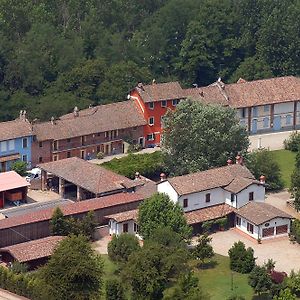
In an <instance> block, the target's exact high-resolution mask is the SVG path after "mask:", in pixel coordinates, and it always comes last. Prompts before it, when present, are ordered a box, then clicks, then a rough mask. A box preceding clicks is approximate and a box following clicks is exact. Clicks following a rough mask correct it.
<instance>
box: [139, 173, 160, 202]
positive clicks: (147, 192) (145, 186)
mask: <svg viewBox="0 0 300 300" xmlns="http://www.w3.org/2000/svg"><path fill="white" fill-rule="evenodd" d="M135 181H137V182H138V183H140V184H141V185H139V186H137V188H136V191H137V192H138V193H139V194H141V195H143V196H144V197H145V199H146V198H149V197H151V196H152V195H153V194H155V193H156V192H157V186H156V182H154V181H152V180H150V179H148V178H146V177H144V176H141V178H140V179H138V180H135Z"/></svg>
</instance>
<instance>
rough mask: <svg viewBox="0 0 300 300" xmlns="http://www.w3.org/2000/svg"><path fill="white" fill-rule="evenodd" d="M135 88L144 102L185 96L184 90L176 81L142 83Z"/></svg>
mask: <svg viewBox="0 0 300 300" xmlns="http://www.w3.org/2000/svg"><path fill="white" fill-rule="evenodd" d="M135 89H136V91H137V92H138V93H139V95H140V96H141V97H142V99H143V101H144V102H145V103H146V102H155V101H162V100H173V99H182V98H185V94H184V90H183V89H182V88H181V86H180V84H179V82H177V81H175V82H167V83H155V84H150V85H143V86H142V87H136V88H135Z"/></svg>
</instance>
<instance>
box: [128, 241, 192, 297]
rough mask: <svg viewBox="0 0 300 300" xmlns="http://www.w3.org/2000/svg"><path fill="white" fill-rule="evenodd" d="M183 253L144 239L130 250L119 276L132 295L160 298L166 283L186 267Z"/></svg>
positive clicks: (186, 268)
mask: <svg viewBox="0 0 300 300" xmlns="http://www.w3.org/2000/svg"><path fill="white" fill-rule="evenodd" d="M187 258H188V256H187V253H186V251H185V250H183V249H174V248H168V247H165V246H163V245H159V244H157V243H147V244H146V243H145V245H144V247H142V248H141V249H140V250H138V251H136V252H134V253H132V255H130V256H129V259H128V262H127V264H126V266H125V268H124V269H123V276H124V278H125V279H126V280H127V282H128V283H129V285H130V286H131V289H132V298H133V299H149V300H158V299H162V297H163V291H164V290H165V289H166V287H167V286H168V285H169V284H170V282H173V281H174V280H175V279H176V278H178V275H179V274H182V273H184V272H186V271H187V270H188V267H187V265H186V263H187Z"/></svg>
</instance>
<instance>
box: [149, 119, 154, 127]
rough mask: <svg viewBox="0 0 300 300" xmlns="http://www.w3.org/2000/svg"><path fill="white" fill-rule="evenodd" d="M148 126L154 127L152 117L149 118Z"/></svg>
mask: <svg viewBox="0 0 300 300" xmlns="http://www.w3.org/2000/svg"><path fill="white" fill-rule="evenodd" d="M149 125H150V126H153V125H154V117H150V118H149Z"/></svg>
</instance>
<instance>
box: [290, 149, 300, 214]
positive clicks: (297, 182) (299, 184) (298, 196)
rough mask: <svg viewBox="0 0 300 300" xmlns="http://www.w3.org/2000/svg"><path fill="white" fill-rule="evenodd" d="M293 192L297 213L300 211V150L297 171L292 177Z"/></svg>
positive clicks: (297, 156)
mask: <svg viewBox="0 0 300 300" xmlns="http://www.w3.org/2000/svg"><path fill="white" fill-rule="evenodd" d="M291 192H292V195H293V197H294V205H295V208H296V210H297V211H299V210H300V149H299V150H298V152H297V155H296V164H295V169H294V171H293V173H292V175H291Z"/></svg>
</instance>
